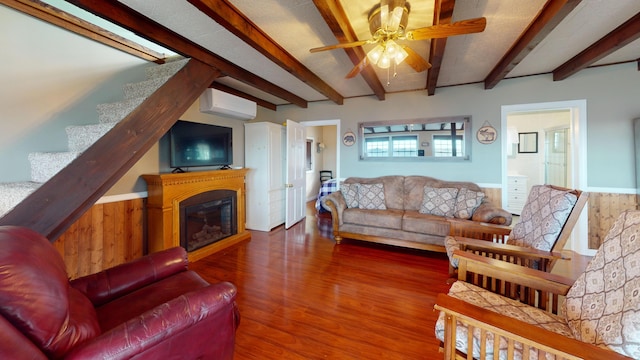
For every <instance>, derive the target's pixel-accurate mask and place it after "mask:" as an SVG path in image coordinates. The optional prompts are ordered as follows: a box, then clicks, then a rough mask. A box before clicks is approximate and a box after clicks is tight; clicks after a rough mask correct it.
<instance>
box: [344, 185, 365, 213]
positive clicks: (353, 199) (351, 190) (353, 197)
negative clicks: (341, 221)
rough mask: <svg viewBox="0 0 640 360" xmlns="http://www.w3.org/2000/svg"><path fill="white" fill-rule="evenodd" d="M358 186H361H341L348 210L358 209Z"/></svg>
mask: <svg viewBox="0 0 640 360" xmlns="http://www.w3.org/2000/svg"><path fill="white" fill-rule="evenodd" d="M358 186H360V184H358V183H353V184H344V183H343V184H341V185H340V191H341V192H342V196H344V201H345V202H346V203H347V207H348V208H357V207H358Z"/></svg>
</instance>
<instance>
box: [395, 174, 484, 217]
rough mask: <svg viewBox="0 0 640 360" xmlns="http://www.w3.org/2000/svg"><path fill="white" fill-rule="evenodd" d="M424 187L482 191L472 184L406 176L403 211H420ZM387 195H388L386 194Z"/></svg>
mask: <svg viewBox="0 0 640 360" xmlns="http://www.w3.org/2000/svg"><path fill="white" fill-rule="evenodd" d="M425 186H429V187H433V188H443V187H450V188H456V189H461V188H463V187H465V188H467V189H469V190H473V191H482V189H480V187H479V186H478V185H476V184H474V183H472V182H466V181H443V180H439V179H436V178H432V177H429V176H418V175H414V176H406V177H405V178H404V209H405V210H415V211H418V210H420V206H421V205H422V198H423V190H424V187H425ZM387 195H388V194H387ZM388 206H389V199H388V198H387V207H388Z"/></svg>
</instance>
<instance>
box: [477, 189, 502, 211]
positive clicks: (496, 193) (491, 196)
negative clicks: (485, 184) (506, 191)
mask: <svg viewBox="0 0 640 360" xmlns="http://www.w3.org/2000/svg"><path fill="white" fill-rule="evenodd" d="M480 189H482V192H484V195H485V196H486V197H487V199H488V200H489V201H490V202H491V203H492V204H493V205H496V206H499V207H502V189H501V188H480Z"/></svg>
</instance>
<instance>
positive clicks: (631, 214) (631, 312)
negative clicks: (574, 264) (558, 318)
mask: <svg viewBox="0 0 640 360" xmlns="http://www.w3.org/2000/svg"><path fill="white" fill-rule="evenodd" d="M563 310H564V313H565V314H566V317H567V323H568V324H569V327H570V328H571V330H572V332H573V336H574V337H575V338H576V339H578V340H581V341H584V342H587V343H591V344H594V345H597V346H601V347H607V348H609V349H612V350H614V351H616V352H619V353H621V354H623V355H627V356H630V357H632V358H634V359H638V358H640V331H639V330H638V324H640V211H637V210H636V211H627V212H623V213H622V214H621V215H620V216H619V217H618V219H617V220H616V222H615V223H614V224H613V227H612V228H611V230H609V233H608V234H607V236H606V237H605V240H604V242H603V243H602V245H601V246H600V249H599V250H598V252H597V253H596V255H595V257H594V258H593V259H592V260H591V262H590V263H589V265H588V266H587V268H586V270H585V272H584V273H583V274H582V275H580V277H579V278H578V280H577V281H576V282H575V283H574V285H573V286H572V287H571V289H570V290H569V293H568V294H567V297H566V301H565V303H564V306H563Z"/></svg>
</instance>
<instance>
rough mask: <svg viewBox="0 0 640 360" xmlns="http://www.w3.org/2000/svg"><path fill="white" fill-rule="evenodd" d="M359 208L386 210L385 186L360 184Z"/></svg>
mask: <svg viewBox="0 0 640 360" xmlns="http://www.w3.org/2000/svg"><path fill="white" fill-rule="evenodd" d="M358 208H360V209H366V210H386V209H387V205H386V204H385V202H384V185H383V184H360V185H359V186H358Z"/></svg>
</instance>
